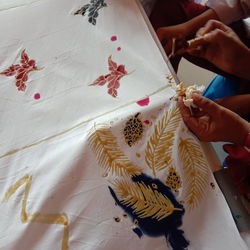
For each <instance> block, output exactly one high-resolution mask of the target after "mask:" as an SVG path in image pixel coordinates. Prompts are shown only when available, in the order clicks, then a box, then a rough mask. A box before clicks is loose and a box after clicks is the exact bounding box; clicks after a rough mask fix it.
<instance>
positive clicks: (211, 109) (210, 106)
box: [192, 94, 221, 116]
mask: <svg viewBox="0 0 250 250" xmlns="http://www.w3.org/2000/svg"><path fill="white" fill-rule="evenodd" d="M192 97H193V100H194V104H195V105H196V106H197V107H198V108H201V109H202V110H203V111H205V112H206V113H208V114H209V115H211V116H214V115H216V114H218V111H219V110H220V109H221V107H220V106H219V105H218V104H217V103H215V102H213V101H211V100H209V99H207V98H206V97H203V96H200V95H198V94H193V96H192Z"/></svg>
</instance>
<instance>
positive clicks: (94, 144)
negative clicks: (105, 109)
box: [89, 127, 142, 176]
mask: <svg viewBox="0 0 250 250" xmlns="http://www.w3.org/2000/svg"><path fill="white" fill-rule="evenodd" d="M89 142H90V146H91V148H92V150H93V151H94V153H95V154H96V156H97V160H98V163H99V165H100V166H101V167H102V168H104V170H105V172H111V173H112V174H113V175H116V176H133V175H137V174H140V173H141V172H142V169H141V168H139V167H138V166H136V165H135V164H134V163H132V162H130V161H129V159H128V158H127V157H126V156H125V155H124V153H123V152H122V151H121V149H120V146H119V145H118V143H117V141H116V137H115V136H114V135H113V134H112V132H111V131H110V130H108V129H106V128H103V127H102V128H99V129H94V130H93V131H92V132H91V135H90V137H89Z"/></svg>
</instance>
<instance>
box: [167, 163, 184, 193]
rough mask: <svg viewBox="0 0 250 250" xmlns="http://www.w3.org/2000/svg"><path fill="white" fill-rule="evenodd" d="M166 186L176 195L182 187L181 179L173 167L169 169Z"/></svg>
mask: <svg viewBox="0 0 250 250" xmlns="http://www.w3.org/2000/svg"><path fill="white" fill-rule="evenodd" d="M166 184H167V186H168V187H170V188H171V189H172V190H173V191H174V192H175V193H176V194H177V195H178V194H179V189H180V188H181V187H182V181H181V177H180V175H179V174H178V172H177V171H176V169H175V168H174V167H171V168H170V169H169V173H168V177H167V180H166Z"/></svg>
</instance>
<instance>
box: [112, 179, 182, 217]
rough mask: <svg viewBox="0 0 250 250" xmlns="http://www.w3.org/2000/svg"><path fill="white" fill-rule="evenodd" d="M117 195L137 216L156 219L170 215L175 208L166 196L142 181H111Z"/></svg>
mask: <svg viewBox="0 0 250 250" xmlns="http://www.w3.org/2000/svg"><path fill="white" fill-rule="evenodd" d="M113 185H114V187H115V192H116V194H117V196H118V197H119V198H120V199H121V200H120V201H121V203H122V204H124V205H126V206H129V207H131V208H132V209H133V211H134V212H135V213H136V214H137V216H138V217H139V218H147V217H151V218H155V219H157V220H158V221H160V220H162V219H164V218H166V217H167V216H169V215H171V214H172V213H173V212H174V211H176V210H179V211H181V210H182V209H181V208H175V207H174V205H173V204H172V202H171V201H170V200H169V199H168V197H167V196H166V195H164V194H162V193H160V192H158V191H157V190H155V189H152V188H151V187H150V186H147V185H146V184H145V183H144V182H138V183H132V182H129V181H124V180H120V181H115V182H114V183H113Z"/></svg>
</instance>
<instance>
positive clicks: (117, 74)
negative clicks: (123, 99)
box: [90, 56, 128, 97]
mask: <svg viewBox="0 0 250 250" xmlns="http://www.w3.org/2000/svg"><path fill="white" fill-rule="evenodd" d="M108 66H109V71H110V74H107V75H102V76H99V77H98V78H97V79H96V80H95V81H94V82H93V83H91V84H90V86H94V85H98V86H103V85H105V84H106V83H108V85H107V88H108V94H109V95H111V96H113V97H117V95H118V93H117V89H118V88H119V87H120V80H121V78H122V77H124V76H125V75H127V74H128V73H127V71H126V70H125V66H124V65H119V66H117V63H116V62H114V61H112V58H111V56H110V57H109V58H108Z"/></svg>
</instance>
